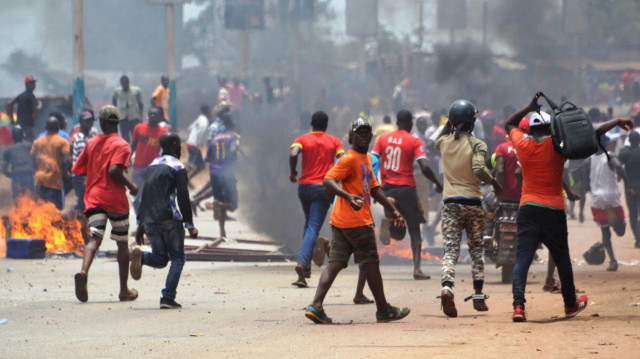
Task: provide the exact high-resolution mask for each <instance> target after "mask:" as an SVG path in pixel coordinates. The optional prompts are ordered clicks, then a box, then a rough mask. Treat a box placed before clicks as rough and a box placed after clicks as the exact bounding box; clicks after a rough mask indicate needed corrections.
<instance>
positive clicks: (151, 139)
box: [131, 107, 167, 213]
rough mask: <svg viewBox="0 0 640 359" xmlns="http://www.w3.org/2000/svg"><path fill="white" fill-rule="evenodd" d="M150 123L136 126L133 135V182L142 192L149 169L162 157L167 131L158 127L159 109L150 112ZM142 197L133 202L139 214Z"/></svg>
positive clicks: (155, 108) (152, 109)
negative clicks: (162, 146) (163, 136)
mask: <svg viewBox="0 0 640 359" xmlns="http://www.w3.org/2000/svg"><path fill="white" fill-rule="evenodd" d="M148 116H149V122H148V123H147V122H143V123H139V124H137V125H136V127H135V128H134V129H133V134H132V135H131V149H132V150H133V154H134V156H135V157H134V160H133V173H132V174H131V180H132V181H133V183H135V184H136V186H138V188H140V191H142V185H143V184H144V181H145V179H146V178H147V176H146V174H147V167H148V166H149V165H150V164H151V162H153V160H154V159H155V158H156V157H158V156H159V155H160V135H162V134H163V133H165V132H167V129H166V128H164V127H162V126H158V124H159V123H160V121H162V111H160V108H158V107H151V108H150V109H149V112H148ZM139 207H140V197H138V196H136V199H135V200H134V201H133V209H134V210H135V211H136V213H138V208H139Z"/></svg>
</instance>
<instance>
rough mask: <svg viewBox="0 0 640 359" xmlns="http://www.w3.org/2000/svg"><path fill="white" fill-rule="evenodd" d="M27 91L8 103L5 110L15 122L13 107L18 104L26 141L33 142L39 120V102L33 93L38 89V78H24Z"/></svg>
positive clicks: (19, 117)
mask: <svg viewBox="0 0 640 359" xmlns="http://www.w3.org/2000/svg"><path fill="white" fill-rule="evenodd" d="M24 85H25V87H26V89H25V91H24V92H23V93H21V94H20V95H18V97H16V98H14V99H12V100H9V101H7V103H6V104H5V108H6V110H7V114H8V115H9V118H10V119H11V121H13V106H14V105H15V104H16V103H17V104H18V124H19V125H20V127H22V131H23V132H24V136H25V139H26V140H27V141H33V140H34V139H35V138H36V137H35V136H36V133H35V125H36V119H37V118H38V101H37V100H36V96H35V95H34V94H33V91H34V90H35V89H36V78H35V77H33V76H31V75H27V76H26V77H25V78H24Z"/></svg>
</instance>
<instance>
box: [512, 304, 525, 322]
mask: <svg viewBox="0 0 640 359" xmlns="http://www.w3.org/2000/svg"><path fill="white" fill-rule="evenodd" d="M511 319H512V320H513V322H514V323H520V322H526V321H527V314H526V313H525V311H524V307H522V306H521V305H516V307H515V308H514V309H513V316H512V317H511Z"/></svg>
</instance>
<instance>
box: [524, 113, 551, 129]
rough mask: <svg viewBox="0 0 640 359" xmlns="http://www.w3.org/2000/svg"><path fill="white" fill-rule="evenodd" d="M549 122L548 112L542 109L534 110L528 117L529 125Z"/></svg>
mask: <svg viewBox="0 0 640 359" xmlns="http://www.w3.org/2000/svg"><path fill="white" fill-rule="evenodd" d="M541 115H542V116H541ZM550 124H551V116H549V114H548V113H546V112H544V111H541V112H540V113H538V112H534V113H533V115H531V117H529V127H533V126H540V125H550Z"/></svg>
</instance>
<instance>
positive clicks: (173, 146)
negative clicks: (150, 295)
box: [131, 132, 198, 309]
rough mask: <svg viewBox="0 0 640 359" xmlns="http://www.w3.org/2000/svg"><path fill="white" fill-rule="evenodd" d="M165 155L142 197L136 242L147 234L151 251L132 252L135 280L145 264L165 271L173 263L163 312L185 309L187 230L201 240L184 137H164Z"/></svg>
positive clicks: (156, 163)
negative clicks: (179, 296) (181, 296)
mask: <svg viewBox="0 0 640 359" xmlns="http://www.w3.org/2000/svg"><path fill="white" fill-rule="evenodd" d="M160 146H162V155H160V156H159V157H157V158H156V159H155V160H153V162H151V164H150V165H149V167H148V168H149V171H148V176H147V179H146V181H145V186H144V189H143V191H142V193H141V194H140V197H141V200H140V203H141V204H142V205H141V206H140V212H139V213H138V223H139V226H138V229H137V230H136V242H142V240H141V239H142V234H143V233H145V232H146V234H147V237H149V242H151V252H147V251H145V252H143V251H142V250H141V249H140V247H139V246H135V247H134V248H133V249H132V250H131V278H133V279H135V280H138V279H140V276H141V275H142V265H143V264H145V265H148V266H150V267H152V268H164V267H165V266H166V265H167V262H168V261H169V260H171V267H170V268H169V273H167V280H166V284H165V288H164V289H163V290H162V298H160V309H179V308H182V306H181V305H180V304H178V303H177V302H176V301H175V299H176V293H177V292H176V290H177V288H178V282H179V281H180V274H181V273H182V268H183V267H184V262H185V254H184V229H183V228H182V226H183V224H184V228H186V229H187V230H188V231H189V235H190V236H191V238H196V237H198V230H197V229H196V228H195V227H194V226H193V220H192V213H191V206H190V205H189V189H188V188H187V182H188V180H187V170H186V168H185V166H184V164H182V162H180V154H181V147H180V137H178V135H176V134H175V133H169V132H166V133H163V134H162V135H161V136H160Z"/></svg>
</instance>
